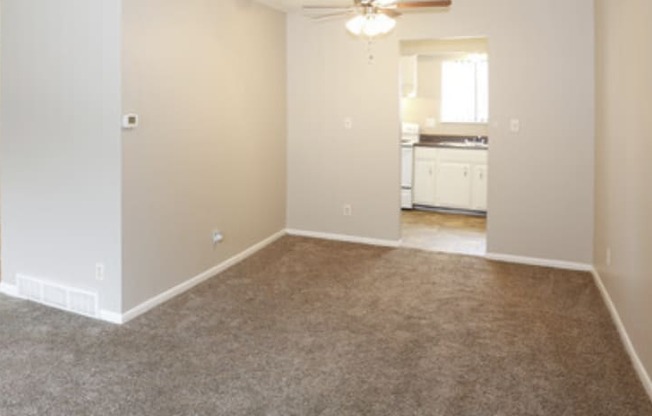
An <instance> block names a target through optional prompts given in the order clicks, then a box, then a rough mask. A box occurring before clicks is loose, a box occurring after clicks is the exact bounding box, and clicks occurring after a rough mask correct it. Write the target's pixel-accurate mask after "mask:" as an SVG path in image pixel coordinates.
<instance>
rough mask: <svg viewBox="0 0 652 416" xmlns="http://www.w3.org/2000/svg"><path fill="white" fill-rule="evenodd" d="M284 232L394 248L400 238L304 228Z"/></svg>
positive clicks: (298, 235) (398, 243) (397, 245)
mask: <svg viewBox="0 0 652 416" xmlns="http://www.w3.org/2000/svg"><path fill="white" fill-rule="evenodd" d="M286 232H287V234H288V235H294V236H297V237H310V238H319V239H322V240H334V241H344V242H347V243H359V244H367V245H371V246H382V247H393V248H396V247H399V246H400V245H401V240H383V239H379V238H367V237H357V236H353V235H346V234H333V233H321V232H317V231H304V230H295V229H287V230H286Z"/></svg>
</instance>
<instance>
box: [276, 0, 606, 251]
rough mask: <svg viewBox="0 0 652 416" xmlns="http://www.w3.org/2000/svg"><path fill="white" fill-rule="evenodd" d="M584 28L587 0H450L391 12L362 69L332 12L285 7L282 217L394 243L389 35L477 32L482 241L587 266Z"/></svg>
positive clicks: (589, 175) (590, 118) (589, 100)
mask: <svg viewBox="0 0 652 416" xmlns="http://www.w3.org/2000/svg"><path fill="white" fill-rule="evenodd" d="M593 35H594V34H593V1H592V0H578V1H573V2H567V1H564V0H553V1H548V2H523V1H521V0H495V1H492V2H486V1H484V0H456V1H455V2H454V4H453V6H452V7H451V9H450V11H448V12H436V13H427V14H420V13H413V14H407V13H406V14H405V15H404V16H402V17H401V18H400V21H399V22H398V25H397V29H396V31H395V32H394V33H393V34H392V35H391V36H389V37H387V38H385V39H382V40H378V41H376V42H374V43H373V44H372V45H371V50H372V52H373V54H374V56H375V59H374V63H373V64H371V65H370V64H369V63H368V59H367V44H366V43H365V42H364V41H361V40H359V39H354V38H352V37H351V36H349V35H348V34H347V33H346V32H345V30H344V27H343V22H342V21H329V22H313V21H309V20H307V19H305V18H303V17H301V16H299V15H292V16H290V17H289V21H288V54H289V57H288V62H289V68H288V74H289V75H288V82H289V86H288V91H289V96H288V99H289V105H288V109H289V136H288V145H289V150H288V172H289V180H288V186H289V188H288V225H289V227H290V228H295V229H301V230H308V231H314V232H329V233H337V234H345V235H353V236H360V237H369V238H380V239H387V240H398V239H399V237H400V220H399V145H398V137H399V92H398V67H397V63H398V59H399V55H400V53H399V41H401V40H419V39H428V38H448V37H462V36H473V37H483V36H486V37H487V38H488V41H489V56H490V91H491V98H490V109H491V123H490V125H489V136H490V138H491V150H490V152H489V153H490V158H489V171H490V178H491V179H490V181H489V212H490V216H489V226H488V227H489V239H488V250H489V252H491V253H498V254H503V255H513V256H520V257H533V258H539V259H554V260H560V261H568V262H579V263H585V264H588V263H591V261H592V240H593V178H594V174H593V171H594V159H593V149H594V146H593V141H594V137H593V136H594V115H593V112H594V81H593V76H592V74H593V68H594V62H593V59H594V52H593V50H594V39H593ZM349 117H350V118H351V119H352V120H353V126H352V127H353V128H352V129H350V130H347V129H346V128H345V125H344V122H343V121H344V119H345V118H349ZM512 118H518V119H519V120H520V121H521V130H520V132H519V133H512V132H510V130H509V128H508V127H509V121H510V119H512ZM346 203H351V204H352V206H353V215H352V216H350V217H347V216H343V215H342V205H343V204H346Z"/></svg>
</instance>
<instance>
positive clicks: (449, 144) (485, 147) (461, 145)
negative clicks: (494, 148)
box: [439, 142, 489, 149]
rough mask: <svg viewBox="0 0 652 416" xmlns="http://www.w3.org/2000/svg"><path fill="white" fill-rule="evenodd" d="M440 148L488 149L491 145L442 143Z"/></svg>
mask: <svg viewBox="0 0 652 416" xmlns="http://www.w3.org/2000/svg"><path fill="white" fill-rule="evenodd" d="M439 145H440V146H445V147H459V148H463V149H487V148H488V147H489V145H488V144H487V143H482V142H440V143H439Z"/></svg>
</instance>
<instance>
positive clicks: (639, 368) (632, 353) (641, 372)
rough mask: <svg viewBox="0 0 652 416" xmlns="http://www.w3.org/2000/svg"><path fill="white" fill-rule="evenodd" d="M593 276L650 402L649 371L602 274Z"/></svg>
mask: <svg viewBox="0 0 652 416" xmlns="http://www.w3.org/2000/svg"><path fill="white" fill-rule="evenodd" d="M591 274H593V279H594V280H595V284H596V286H598V289H599V290H600V294H601V295H602V298H603V299H604V302H605V303H606V305H607V309H609V313H610V314H611V319H613V322H614V324H615V325H616V328H617V329H618V334H619V335H620V339H621V340H622V342H623V345H624V346H625V350H627V353H628V354H629V358H630V359H631V360H632V364H633V365H634V369H635V370H636V374H638V377H639V379H640V380H641V383H643V387H644V388H645V391H646V392H647V394H648V396H649V397H650V400H652V380H651V379H650V375H649V374H648V372H647V370H646V369H645V366H644V365H643V362H642V361H641V359H640V357H639V356H638V353H637V352H636V348H634V344H632V340H631V339H630V337H629V334H628V333H627V328H625V324H623V321H622V319H620V314H619V313H618V309H616V305H615V304H614V302H613V300H612V299H611V296H610V295H609V292H608V291H607V288H606V286H605V285H604V282H603V281H602V278H601V277H600V273H598V271H597V270H596V269H595V268H592V270H591Z"/></svg>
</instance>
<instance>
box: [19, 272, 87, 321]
mask: <svg viewBox="0 0 652 416" xmlns="http://www.w3.org/2000/svg"><path fill="white" fill-rule="evenodd" d="M16 285H17V286H18V296H19V297H21V298H24V299H28V300H31V301H34V302H38V303H42V304H44V305H48V306H52V307H54V308H57V309H62V310H65V311H69V312H74V313H76V314H80V315H85V316H90V317H92V318H96V317H97V316H98V302H97V293H93V292H88V291H85V290H80V289H77V288H73V287H66V286H62V285H58V284H54V283H50V282H47V281H45V280H42V279H35V278H33V277H28V276H24V275H18V276H16Z"/></svg>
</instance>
